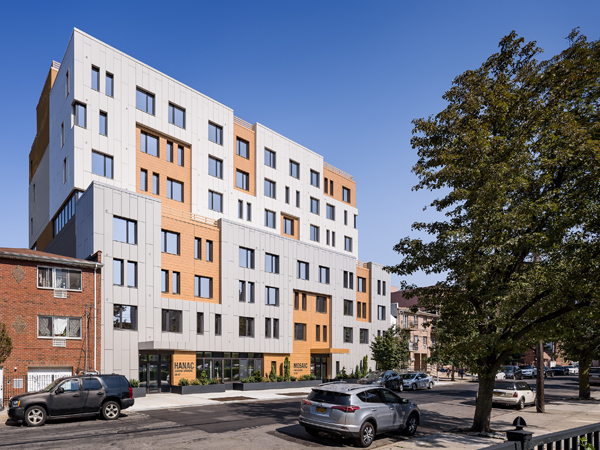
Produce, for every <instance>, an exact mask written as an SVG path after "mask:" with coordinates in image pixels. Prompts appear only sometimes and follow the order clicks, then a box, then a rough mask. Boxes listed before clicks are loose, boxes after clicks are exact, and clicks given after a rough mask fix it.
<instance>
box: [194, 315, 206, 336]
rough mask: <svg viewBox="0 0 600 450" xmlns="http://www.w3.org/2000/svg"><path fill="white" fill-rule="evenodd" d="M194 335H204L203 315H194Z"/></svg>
mask: <svg viewBox="0 0 600 450" xmlns="http://www.w3.org/2000/svg"><path fill="white" fill-rule="evenodd" d="M196 333H197V334H204V313H203V312H199V313H196Z"/></svg>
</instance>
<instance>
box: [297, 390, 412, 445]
mask: <svg viewBox="0 0 600 450" xmlns="http://www.w3.org/2000/svg"><path fill="white" fill-rule="evenodd" d="M420 418H421V413H420V411H419V408H418V407H417V405H416V404H415V403H413V402H411V401H409V400H407V399H404V398H401V397H399V396H397V395H396V394H394V393H393V392H392V391H390V390H388V389H385V388H382V387H373V386H364V385H362V386H361V385H359V384H346V383H332V384H328V385H321V386H319V387H316V388H313V389H312V392H311V393H310V394H309V395H308V397H307V398H306V399H305V400H303V401H302V405H301V407H300V417H299V418H298V420H299V422H300V425H302V426H303V427H304V429H305V430H306V432H307V433H308V434H310V435H311V436H315V435H317V434H318V433H319V432H321V431H324V432H327V433H332V434H335V435H338V436H343V437H349V438H354V439H356V442H357V444H358V446H360V447H368V446H369V445H371V443H372V442H373V439H374V438H375V435H376V434H378V433H385V432H390V431H401V432H402V433H403V434H405V435H406V436H412V435H413V434H415V432H416V431H417V426H418V425H419V421H420Z"/></svg>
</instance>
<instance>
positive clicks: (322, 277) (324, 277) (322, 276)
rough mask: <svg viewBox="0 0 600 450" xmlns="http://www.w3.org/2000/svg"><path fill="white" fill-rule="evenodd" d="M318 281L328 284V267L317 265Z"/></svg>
mask: <svg viewBox="0 0 600 450" xmlns="http://www.w3.org/2000/svg"><path fill="white" fill-rule="evenodd" d="M319 283H325V284H329V267H324V266H319Z"/></svg>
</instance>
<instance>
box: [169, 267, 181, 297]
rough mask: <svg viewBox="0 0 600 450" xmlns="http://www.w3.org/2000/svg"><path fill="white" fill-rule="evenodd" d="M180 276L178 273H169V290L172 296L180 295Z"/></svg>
mask: <svg viewBox="0 0 600 450" xmlns="http://www.w3.org/2000/svg"><path fill="white" fill-rule="evenodd" d="M180 285H181V274H180V273H179V272H172V273H171V289H173V294H180V293H181V286H180Z"/></svg>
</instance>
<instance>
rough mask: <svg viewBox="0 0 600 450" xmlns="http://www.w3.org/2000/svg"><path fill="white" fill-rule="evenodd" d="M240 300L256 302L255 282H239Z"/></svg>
mask: <svg viewBox="0 0 600 450" xmlns="http://www.w3.org/2000/svg"><path fill="white" fill-rule="evenodd" d="M239 300H240V302H248V303H254V283H253V282H251V281H248V282H247V283H246V282H245V281H242V280H240V282H239Z"/></svg>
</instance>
